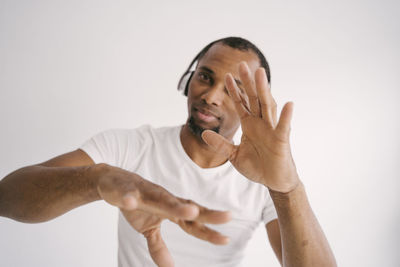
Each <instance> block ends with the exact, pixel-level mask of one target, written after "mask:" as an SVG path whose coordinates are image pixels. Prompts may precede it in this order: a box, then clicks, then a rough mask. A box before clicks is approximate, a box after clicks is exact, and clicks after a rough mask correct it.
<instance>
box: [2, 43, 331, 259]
mask: <svg viewBox="0 0 400 267" xmlns="http://www.w3.org/2000/svg"><path fill="white" fill-rule="evenodd" d="M195 63H197V65H196V66H195V70H194V71H191V67H192V66H193V64H195ZM269 81H270V75H269V68H268V64H267V61H266V60H265V58H264V56H263V55H262V53H261V52H260V51H259V50H258V49H257V48H256V47H255V46H254V45H253V44H251V43H250V42H249V41H247V40H244V39H242V38H234V37H230V38H224V39H221V40H217V41H215V42H213V43H211V44H210V45H208V46H206V47H205V48H204V49H203V50H202V51H201V52H200V53H199V54H198V55H197V56H196V58H195V59H194V60H193V62H192V63H191V64H190V66H189V68H188V71H187V72H186V73H185V74H184V76H183V78H182V79H181V81H180V87H181V88H184V93H185V95H187V97H188V112H189V114H188V120H187V122H186V123H185V124H184V125H183V126H182V127H164V128H158V129H154V128H152V127H150V126H143V127H140V128H137V129H134V130H110V131H106V132H103V133H100V134H98V135H96V136H95V137H93V138H92V139H90V140H89V141H88V142H86V143H85V144H84V145H83V146H82V147H81V148H80V149H78V150H76V151H73V152H70V153H67V154H64V155H61V156H59V157H56V158H54V159H51V160H49V161H47V162H44V163H41V164H37V165H33V166H29V167H25V168H22V169H19V170H17V171H15V172H13V173H11V174H9V175H8V176H7V177H5V178H4V179H3V180H2V181H1V182H0V215H1V216H7V217H9V218H12V219H15V220H18V221H23V222H41V221H46V220H50V219H52V218H54V217H57V216H59V215H61V214H63V213H65V212H67V211H69V210H71V209H73V208H75V207H78V206H80V205H83V204H86V203H88V202H91V201H95V200H99V199H104V200H105V201H107V202H108V203H110V204H111V205H114V206H117V207H119V209H120V211H121V216H120V220H119V251H118V256H119V266H153V265H154V264H153V263H152V261H154V263H155V264H157V265H158V266H174V262H175V263H176V265H177V266H238V265H239V264H240V261H241V260H242V257H243V250H244V248H245V245H246V243H247V241H248V240H249V239H250V237H251V234H252V232H253V230H254V229H255V228H256V226H257V225H258V223H259V222H263V223H265V224H266V230H267V232H268V237H269V240H270V243H271V246H272V248H273V250H274V252H275V254H276V255H277V257H278V260H279V261H280V262H281V264H282V265H283V266H336V263H335V259H334V256H333V254H332V252H331V250H330V247H329V244H328V242H327V240H326V238H325V236H324V234H323V232H322V230H321V228H320V226H319V224H318V222H317V220H316V218H315V216H314V214H313V212H312V210H311V208H310V205H309V204H308V202H307V197H306V193H305V191H304V187H303V185H302V183H301V181H300V179H299V177H298V175H297V171H296V167H295V164H294V162H293V159H292V156H291V151H290V145H289V132H290V120H291V117H292V111H293V103H291V102H288V103H286V104H285V106H284V107H283V109H282V113H281V115H280V118H279V120H278V119H277V111H276V104H275V101H274V99H273V97H272V95H271V91H270V87H269ZM240 125H241V126H242V130H243V134H242V138H241V143H240V144H239V145H237V146H235V145H234V144H233V143H232V138H233V136H234V134H235V132H236V130H237V129H238V127H239V126H240ZM246 178H247V179H246ZM188 199H191V200H188ZM192 200H194V201H192ZM205 207H211V208H213V209H215V210H212V209H208V208H205ZM221 210H225V211H221ZM164 219H168V220H165V221H164V222H163V226H162V227H161V222H162V221H163V220H164ZM209 224H214V225H212V226H210V225H209ZM179 228H180V229H179ZM212 228H213V229H212ZM182 230H183V231H185V232H186V233H187V234H186V233H184V232H183V231H182ZM161 232H162V235H163V237H164V239H165V240H166V243H165V242H164V241H163V238H162V237H161ZM139 233H141V234H142V235H140V234H139ZM188 234H189V235H188ZM203 240H205V241H209V242H210V243H212V244H210V243H207V242H204V241H203ZM166 244H167V245H166ZM216 245H222V246H216ZM146 246H147V248H148V252H149V253H147V251H146ZM167 247H168V248H169V249H168V248H167ZM149 255H150V256H151V259H150V256H149Z"/></svg>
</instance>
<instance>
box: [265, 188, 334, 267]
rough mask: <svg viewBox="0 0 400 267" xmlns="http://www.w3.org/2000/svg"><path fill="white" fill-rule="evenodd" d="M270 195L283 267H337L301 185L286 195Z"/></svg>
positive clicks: (273, 193)
mask: <svg viewBox="0 0 400 267" xmlns="http://www.w3.org/2000/svg"><path fill="white" fill-rule="evenodd" d="M270 194H271V197H272V200H273V202H274V204H275V208H276V211H277V213H278V221H279V228H280V233H281V240H282V262H283V266H285V267H286V266H295V267H300V266H325V267H327V266H336V261H335V258H334V256H333V253H332V251H331V249H330V247H329V244H328V241H327V239H326V237H325V235H324V233H323V231H322V229H321V227H320V225H319V223H318V221H317V218H316V217H315V215H314V213H313V211H312V209H311V207H310V204H309V203H308V200H307V195H306V192H305V190H304V186H303V184H302V183H300V184H299V185H298V186H297V187H296V188H295V189H294V190H293V191H291V192H289V193H279V192H275V191H272V190H270Z"/></svg>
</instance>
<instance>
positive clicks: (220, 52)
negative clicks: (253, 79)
mask: <svg viewBox="0 0 400 267" xmlns="http://www.w3.org/2000/svg"><path fill="white" fill-rule="evenodd" d="M242 61H245V62H247V64H248V65H249V68H250V70H251V72H252V73H254V72H255V71H256V70H257V68H259V67H260V61H259V59H258V57H257V55H256V54H255V53H254V52H253V51H251V50H248V51H241V50H239V49H235V48H232V47H230V46H227V45H223V44H215V45H213V46H212V47H211V48H210V49H209V50H208V51H207V53H206V54H205V55H204V56H203V57H202V58H201V59H200V61H199V64H198V65H197V67H202V66H204V67H208V68H210V69H211V70H213V71H214V72H221V74H222V75H225V73H227V72H230V73H232V74H233V75H235V74H236V75H237V74H238V73H239V63H240V62H242ZM236 75H235V76H236Z"/></svg>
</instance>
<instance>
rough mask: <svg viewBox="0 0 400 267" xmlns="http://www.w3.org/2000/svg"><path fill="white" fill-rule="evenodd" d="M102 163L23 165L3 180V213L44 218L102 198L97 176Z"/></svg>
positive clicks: (23, 219) (24, 219) (17, 217)
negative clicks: (98, 190) (64, 165)
mask: <svg viewBox="0 0 400 267" xmlns="http://www.w3.org/2000/svg"><path fill="white" fill-rule="evenodd" d="M102 168H104V167H102V166H99V165H92V166H80V167H44V166H40V165H35V166H29V167H24V168H21V169H18V170H16V171H14V172H13V173H11V174H9V175H8V176H6V177H5V178H4V179H2V180H1V181H0V216H5V217H9V218H11V219H14V220H17V221H21V222H29V223H36V222H43V221H47V220H50V219H52V218H55V217H57V216H60V215H62V214H64V213H66V212H67V211H69V210H71V209H73V208H75V207H78V206H81V205H84V204H86V203H89V202H92V201H95V200H99V199H100V196H99V194H98V192H97V178H98V176H99V174H100V172H101V171H102Z"/></svg>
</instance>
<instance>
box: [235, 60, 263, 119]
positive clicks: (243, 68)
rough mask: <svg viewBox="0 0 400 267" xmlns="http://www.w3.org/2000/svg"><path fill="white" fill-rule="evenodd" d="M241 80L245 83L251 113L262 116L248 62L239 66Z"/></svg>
mask: <svg viewBox="0 0 400 267" xmlns="http://www.w3.org/2000/svg"><path fill="white" fill-rule="evenodd" d="M239 75H240V80H241V81H242V82H243V86H244V90H245V92H246V95H247V97H248V99H249V109H250V112H251V113H252V114H253V115H255V116H260V115H261V113H260V103H259V101H258V96H257V91H256V85H255V82H254V79H253V77H251V72H250V69H249V67H248V66H247V64H246V62H241V63H240V65H239Z"/></svg>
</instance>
